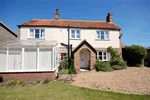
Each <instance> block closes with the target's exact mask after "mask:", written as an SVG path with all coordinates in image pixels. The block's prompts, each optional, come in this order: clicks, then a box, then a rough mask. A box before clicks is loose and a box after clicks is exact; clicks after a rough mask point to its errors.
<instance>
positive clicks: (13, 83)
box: [6, 79, 26, 86]
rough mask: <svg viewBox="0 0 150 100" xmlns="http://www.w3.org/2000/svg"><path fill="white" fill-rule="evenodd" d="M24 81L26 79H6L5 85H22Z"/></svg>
mask: <svg viewBox="0 0 150 100" xmlns="http://www.w3.org/2000/svg"><path fill="white" fill-rule="evenodd" d="M25 83H26V81H23V80H17V79H13V80H10V81H8V82H7V83H6V85H7V86H15V85H23V84H25Z"/></svg>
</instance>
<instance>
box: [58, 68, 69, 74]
mask: <svg viewBox="0 0 150 100" xmlns="http://www.w3.org/2000/svg"><path fill="white" fill-rule="evenodd" d="M59 72H60V73H62V74H68V69H64V68H63V69H60V70H59Z"/></svg>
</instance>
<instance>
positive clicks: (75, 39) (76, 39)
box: [70, 38, 81, 40]
mask: <svg viewBox="0 0 150 100" xmlns="http://www.w3.org/2000/svg"><path fill="white" fill-rule="evenodd" d="M70 40H81V38H79V39H74V38H71V39H70Z"/></svg>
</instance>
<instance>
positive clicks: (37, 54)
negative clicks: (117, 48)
mask: <svg viewBox="0 0 150 100" xmlns="http://www.w3.org/2000/svg"><path fill="white" fill-rule="evenodd" d="M36 59H37V61H36V65H37V66H36V67H37V70H39V46H38V47H37V52H36Z"/></svg>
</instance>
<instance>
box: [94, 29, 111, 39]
mask: <svg viewBox="0 0 150 100" xmlns="http://www.w3.org/2000/svg"><path fill="white" fill-rule="evenodd" d="M101 31H104V30H97V31H96V39H99V40H110V32H109V31H104V39H101ZM97 32H99V33H100V38H98V34H97ZM106 32H108V39H107V38H106Z"/></svg>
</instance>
